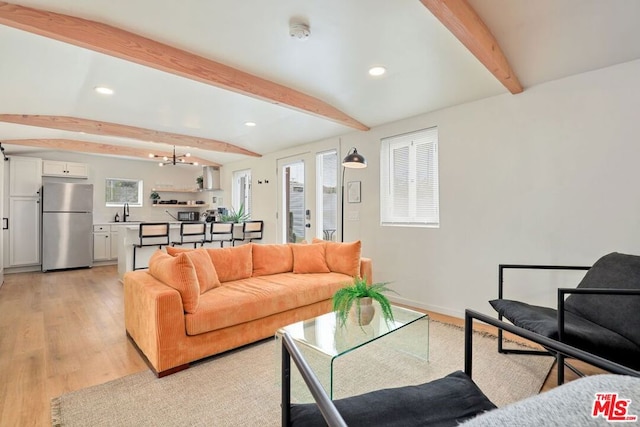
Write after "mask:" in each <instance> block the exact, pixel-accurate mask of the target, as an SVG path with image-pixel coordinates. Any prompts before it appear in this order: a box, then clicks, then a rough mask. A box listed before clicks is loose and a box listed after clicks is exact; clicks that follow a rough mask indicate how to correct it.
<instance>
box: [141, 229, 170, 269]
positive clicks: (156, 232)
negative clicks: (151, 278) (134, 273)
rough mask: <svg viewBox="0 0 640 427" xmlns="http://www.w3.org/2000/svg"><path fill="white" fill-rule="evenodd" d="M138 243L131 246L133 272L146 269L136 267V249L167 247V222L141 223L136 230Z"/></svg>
mask: <svg viewBox="0 0 640 427" xmlns="http://www.w3.org/2000/svg"><path fill="white" fill-rule="evenodd" d="M138 237H139V239H140V242H139V243H134V244H133V270H141V269H143V268H147V267H136V249H138V248H142V247H145V246H157V247H158V248H162V246H163V245H164V246H167V245H168V244H169V223H168V222H142V223H140V227H139V228H138Z"/></svg>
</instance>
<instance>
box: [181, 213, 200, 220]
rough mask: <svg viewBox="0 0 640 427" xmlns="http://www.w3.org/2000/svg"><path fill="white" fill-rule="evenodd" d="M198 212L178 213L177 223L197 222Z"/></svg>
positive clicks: (198, 218)
mask: <svg viewBox="0 0 640 427" xmlns="http://www.w3.org/2000/svg"><path fill="white" fill-rule="evenodd" d="M199 220H200V212H178V221H199Z"/></svg>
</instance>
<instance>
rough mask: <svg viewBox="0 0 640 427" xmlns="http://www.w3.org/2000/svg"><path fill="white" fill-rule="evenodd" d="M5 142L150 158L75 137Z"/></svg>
mask: <svg viewBox="0 0 640 427" xmlns="http://www.w3.org/2000/svg"><path fill="white" fill-rule="evenodd" d="M2 143H3V144H13V145H23V146H28V147H40V148H47V149H51V150H65V151H76V152H82V153H93V154H106V155H112V156H128V157H141V158H143V159H147V160H150V159H149V152H148V151H147V150H143V149H141V148H132V147H123V146H120V145H110V144H96V143H94V142H86V141H76V140H73V139H9V140H3V141H2ZM153 154H156V155H157V156H160V157H162V156H167V157H169V158H172V156H173V153H170V152H168V151H155V152H154V153H153ZM189 161H190V162H197V163H198V164H199V165H202V166H220V164H218V163H214V162H211V161H209V160H205V159H201V158H198V157H194V156H191V157H189Z"/></svg>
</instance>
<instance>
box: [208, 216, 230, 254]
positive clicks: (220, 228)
mask: <svg viewBox="0 0 640 427" xmlns="http://www.w3.org/2000/svg"><path fill="white" fill-rule="evenodd" d="M209 236H210V238H209V239H207V240H205V243H213V242H220V247H221V248H223V247H224V242H233V223H232V222H212V223H211V230H210V232H209Z"/></svg>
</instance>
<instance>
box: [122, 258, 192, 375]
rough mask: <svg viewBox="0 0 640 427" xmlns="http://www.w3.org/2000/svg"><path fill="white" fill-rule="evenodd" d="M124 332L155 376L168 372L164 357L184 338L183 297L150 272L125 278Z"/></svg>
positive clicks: (131, 274)
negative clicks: (178, 338)
mask: <svg viewBox="0 0 640 427" xmlns="http://www.w3.org/2000/svg"><path fill="white" fill-rule="evenodd" d="M124 315H125V328H126V330H127V332H128V333H129V335H130V336H131V338H132V339H133V340H134V341H135V343H136V344H137V345H138V348H139V349H140V351H142V353H144V355H145V356H146V357H147V359H148V361H149V363H150V364H151V365H152V366H153V368H154V369H155V370H156V372H157V373H158V372H161V371H164V370H166V369H167V367H166V366H163V361H162V357H161V354H164V353H165V352H166V350H167V349H168V348H169V347H172V346H174V345H175V342H176V341H178V340H177V339H176V336H183V335H185V330H186V326H185V319H184V307H183V305H182V298H181V297H180V293H179V292H178V291H177V290H175V289H173V288H171V287H170V286H167V285H165V284H164V283H162V282H161V281H159V280H157V279H156V278H154V277H153V276H152V275H151V274H149V273H148V272H147V271H142V270H140V271H131V272H127V273H126V274H125V276H124Z"/></svg>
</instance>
